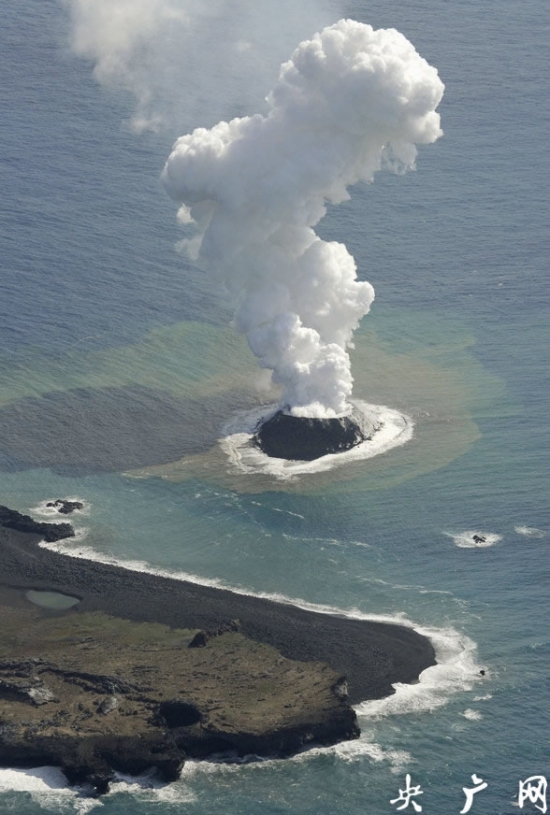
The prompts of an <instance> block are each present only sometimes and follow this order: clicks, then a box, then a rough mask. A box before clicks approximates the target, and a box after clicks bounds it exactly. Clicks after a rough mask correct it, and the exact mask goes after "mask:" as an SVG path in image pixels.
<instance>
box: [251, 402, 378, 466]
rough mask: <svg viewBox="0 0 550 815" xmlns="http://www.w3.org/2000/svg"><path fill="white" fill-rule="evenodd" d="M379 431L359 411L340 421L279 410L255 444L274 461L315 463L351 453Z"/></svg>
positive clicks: (264, 425)
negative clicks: (321, 459)
mask: <svg viewBox="0 0 550 815" xmlns="http://www.w3.org/2000/svg"><path fill="white" fill-rule="evenodd" d="M377 429H378V428H377V427H376V426H375V425H373V424H372V423H370V422H369V421H368V420H367V418H366V417H365V416H364V414H362V413H361V411H359V410H357V408H353V410H352V411H351V413H350V414H349V415H347V416H341V417H339V418H336V419H312V418H307V417H302V416H292V415H290V414H288V413H284V412H283V411H282V410H279V411H277V413H275V414H273V416H271V417H270V418H269V419H266V420H265V421H263V422H261V423H260V425H259V426H258V427H257V429H256V432H255V434H254V438H253V441H254V444H256V445H257V446H258V447H259V448H260V449H261V450H262V452H264V453H265V454H266V456H270V457H271V458H284V459H287V460H290V461H314V460H315V459H317V458H321V456H326V455H328V454H331V453H343V452H345V451H346V450H351V449H352V448H353V447H356V446H357V445H358V444H361V443H362V442H364V441H366V440H367V439H370V438H372V436H373V434H374V433H375V432H376V430H377Z"/></svg>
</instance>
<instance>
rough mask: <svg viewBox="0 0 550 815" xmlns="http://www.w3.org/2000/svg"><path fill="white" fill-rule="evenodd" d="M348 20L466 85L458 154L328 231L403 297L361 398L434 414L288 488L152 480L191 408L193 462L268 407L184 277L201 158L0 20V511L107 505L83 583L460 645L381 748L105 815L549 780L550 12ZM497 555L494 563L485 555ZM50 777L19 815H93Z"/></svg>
mask: <svg viewBox="0 0 550 815" xmlns="http://www.w3.org/2000/svg"><path fill="white" fill-rule="evenodd" d="M342 14H349V15H350V16H354V17H355V18H357V19H360V20H363V21H365V22H369V23H371V24H372V25H374V26H376V27H379V26H395V27H396V28H399V29H400V30H402V31H403V32H404V33H405V34H406V35H407V36H408V37H409V38H410V39H411V40H412V42H413V43H414V44H415V45H416V47H417V48H418V50H419V52H420V53H421V54H422V55H423V56H425V57H426V58H427V59H428V60H429V61H430V62H432V63H433V64H434V65H436V66H437V67H438V69H439V71H440V74H441V76H442V78H443V80H444V81H445V83H446V85H447V88H446V94H445V97H444V100H443V103H442V105H441V114H442V120H443V127H444V130H445V137H444V138H443V139H442V140H441V141H440V142H438V143H437V144H436V145H434V146H432V147H431V148H430V149H429V150H428V149H426V150H425V151H421V153H420V157H419V162H418V171H417V172H416V173H414V174H410V175H408V176H406V177H394V176H391V175H380V176H379V177H378V178H377V179H376V183H375V185H373V186H371V187H369V188H361V189H358V190H356V191H355V192H354V195H353V198H352V201H351V202H349V203H347V204H344V205H342V206H341V207H339V208H337V209H334V210H331V211H330V212H329V214H328V215H327V218H326V219H325V221H324V222H323V224H322V228H321V232H322V234H323V236H324V237H327V238H336V239H338V240H343V241H344V242H346V244H347V245H348V247H349V249H350V251H351V252H352V253H353V254H354V255H355V257H356V259H357V262H358V267H359V269H360V273H361V275H363V276H364V277H365V278H366V279H369V280H370V281H371V282H372V283H373V285H374V287H375V290H376V297H377V299H376V301H375V305H374V307H373V311H372V314H371V315H370V316H369V317H367V318H366V320H365V321H364V326H363V328H362V330H361V332H360V334H359V336H358V341H357V350H356V353H355V357H354V374H355V376H356V380H357V392H358V395H359V396H361V397H362V398H366V399H372V401H375V402H376V401H380V402H383V403H384V402H385V403H388V404H391V405H394V406H396V407H398V408H399V409H402V410H404V411H405V412H409V413H410V414H411V415H412V416H413V419H414V421H415V425H416V429H415V435H414V437H413V440H412V441H411V442H409V443H408V444H407V445H405V446H404V447H403V448H400V449H399V450H395V451H393V452H392V453H390V454H387V458H386V459H385V460H384V461H382V457H381V459H380V460H372V462H371V463H369V462H364V464H363V465H361V466H360V465H355V466H354V468H353V470H350V471H344V470H340V471H338V472H337V471H334V473H332V474H329V475H327V476H326V477H323V478H318V479H313V480H311V481H310V482H308V481H303V480H301V481H297V482H292V483H289V484H281V483H276V482H264V481H261V480H257V481H251V480H250V479H247V478H246V477H244V476H239V475H236V474H235V473H232V472H230V471H229V470H228V466H227V462H224V459H223V457H222V455H221V454H220V453H216V454H215V455H213V456H212V457H210V454H209V455H206V456H201V455H199V456H198V457H196V458H194V459H192V461H186V460H185V459H184V463H183V465H181V466H179V467H178V466H169V467H164V468H163V467H158V466H155V465H160V464H162V463H163V462H164V461H165V460H166V455H164V451H165V449H166V447H165V445H166V444H168V446H169V447H170V434H174V433H178V432H179V428H178V426H177V424H176V422H177V421H179V418H178V416H179V414H178V412H177V411H178V410H179V406H181V403H182V400H187V401H186V402H185V406H186V407H187V408H188V411H189V412H188V413H187V422H186V425H185V427H182V430H181V434H182V437H184V438H185V439H188V438H189V437H191V436H192V434H194V433H196V432H198V433H199V434H200V433H201V432H202V431H201V430H200V428H201V427H203V425H204V424H205V422H206V417H208V420H209V421H210V420H211V422H212V423H213V424H214V425H216V422H218V423H223V421H225V418H226V417H225V413H231V411H233V410H235V409H236V408H235V399H234V397H233V396H232V395H231V392H232V390H234V389H235V388H236V389H237V390H238V389H239V388H245V384H246V387H250V381H251V378H253V376H254V374H253V370H254V366H253V363H252V362H251V360H250V358H249V356H248V354H247V352H246V349H245V348H244V346H243V344H242V343H241V342H239V341H238V340H236V339H234V338H232V333H231V330H230V329H228V328H227V324H228V322H229V320H230V316H231V315H230V312H229V310H228V308H227V305H226V304H225V303H224V300H223V297H221V296H220V295H219V293H217V292H215V291H212V286H211V285H210V284H209V282H208V280H205V279H204V278H203V276H202V274H201V273H199V272H197V271H195V270H193V269H192V268H191V267H190V266H188V265H186V263H185V262H184V261H183V260H182V258H181V257H180V256H178V255H177V254H176V253H175V252H174V250H173V245H174V243H175V241H176V240H177V239H178V231H177V226H176V224H175V218H174V214H175V213H174V207H173V205H172V203H171V202H170V201H168V200H167V199H166V198H165V196H164V194H163V192H162V190H161V189H160V186H159V183H158V175H159V172H160V169H161V167H162V164H163V162H164V159H165V157H166V155H167V153H168V150H169V146H170V143H171V141H172V140H173V137H174V136H175V135H176V134H175V133H172V132H169V131H168V132H167V131H162V132H159V133H158V134H154V133H145V134H142V135H140V136H137V135H135V134H132V133H130V132H129V131H128V129H127V128H125V127H124V126H123V125H122V124H121V122H122V121H123V120H124V119H126V118H127V117H128V115H129V112H130V110H131V100H129V99H128V98H127V97H126V96H124V95H122V94H115V93H112V92H111V93H108V92H105V91H104V90H102V89H101V88H99V87H98V86H97V85H96V84H95V83H94V80H93V79H92V77H91V66H90V65H89V64H87V63H86V62H79V61H76V60H75V59H74V57H72V56H71V55H70V54H69V53H68V52H67V49H66V42H67V31H66V19H65V16H64V12H63V9H62V8H61V7H60V6H58V5H57V4H56V3H54V2H50V0H47V2H44V1H43V2H40V3H39V2H38V1H37V0H20V2H18V3H14V2H11V0H8V2H7V3H6V4H5V8H3V26H2V34H1V35H0V36H1V37H2V47H1V49H0V55H1V56H0V71H1V72H2V78H1V81H0V89H1V90H0V94H1V96H0V100H1V101H0V104H1V105H2V107H3V109H4V110H5V115H3V116H2V117H1V118H0V139H1V143H2V154H1V156H0V173H1V174H2V182H3V183H2V196H1V200H0V218H1V221H0V227H1V232H0V241H1V246H2V278H1V279H2V283H1V292H2V296H1V299H0V376H1V382H2V389H1V391H0V398H1V402H2V404H1V405H0V439H1V441H0V483H1V485H2V491H1V500H2V503H5V504H8V505H10V506H13V507H15V508H17V509H20V510H21V511H29V510H30V509H36V508H39V507H40V505H41V502H44V501H47V500H51V499H52V498H57V497H72V496H74V497H80V498H82V499H84V500H85V501H86V502H87V504H88V506H87V509H86V511H85V513H84V514H83V515H81V516H80V517H79V518H78V520H77V521H76V523H77V526H78V527H79V528H80V529H82V533H81V536H79V538H78V540H77V542H76V543H75V544H71V546H72V547H73V551H80V552H81V553H82V554H83V555H86V554H90V552H92V553H95V556H99V557H106V558H114V559H116V560H119V561H120V560H122V561H125V562H131V563H132V564H133V565H134V567H136V568H155V569H161V570H168V571H170V572H174V573H179V574H182V575H193V576H195V578H196V579H199V580H206V581H213V582H216V583H220V584H223V585H228V586H232V587H235V588H239V589H240V590H244V591H250V592H255V593H262V592H263V593H268V594H271V595H276V596H279V597H280V598H286V599H292V600H295V601H300V602H304V603H309V604H316V605H318V606H321V607H323V608H328V607H330V608H332V609H337V610H339V611H340V612H347V613H355V614H376V615H384V616H391V617H396V616H399V615H403V619H406V620H408V621H411V622H413V623H414V624H416V625H418V626H419V627H421V629H428V630H430V631H432V632H433V633H434V635H435V636H436V637H439V639H438V640H437V643H438V646H439V648H440V653H441V657H442V662H443V665H444V667H443V669H441V670H440V671H439V673H437V674H435V675H433V676H432V677H431V676H428V677H427V679H426V680H425V681H424V682H423V683H421V685H420V686H417V687H416V689H413V691H412V692H407V691H406V690H405V691H400V692H399V693H398V694H397V695H396V697H394V700H393V701H392V702H391V703H389V704H388V703H383V704H381V705H374V706H372V705H371V706H368V705H367V706H365V707H362V708H361V709H360V716H361V725H362V729H363V735H362V738H361V740H360V741H359V742H357V743H352V744H350V745H344V746H341V747H339V748H337V749H331V750H324V751H317V752H312V753H309V754H307V755H304V756H300V757H297V758H296V759H293V760H291V761H284V762H282V761H281V762H262V763H259V764H246V765H240V766H235V765H231V766H229V765H225V766H224V765H215V764H209V763H206V764H203V765H194V764H190V765H187V767H186V769H185V771H184V774H183V776H182V779H181V781H180V782H179V783H178V784H175V785H173V786H171V787H169V788H166V789H160V790H159V789H145V788H143V787H138V786H136V785H135V784H134V783H133V782H131V781H126V782H124V781H121V783H120V784H119V785H118V786H117V787H116V788H115V790H114V791H113V793H112V794H111V795H110V796H109V797H107V798H106V799H104V800H102V801H101V803H100V804H97V806H101V808H102V809H103V811H105V812H106V813H116V815H119V813H120V814H121V813H124V815H126V814H127V813H132V815H134V813H136V815H151V813H152V812H155V813H161V815H164V813H166V814H167V815H168V813H176V812H177V813H182V812H189V813H200V815H208V813H210V812H219V811H220V810H221V809H223V810H225V811H227V812H231V813H233V812H234V813H239V814H240V815H252V814H253V813H260V812H261V813H286V812H289V813H290V812H292V813H316V815H317V813H318V814H319V815H329V813H330V815H332V814H333V813H342V815H348V813H349V815H359V813H364V812H368V813H373V815H383V813H389V812H392V811H395V805H392V804H391V803H390V799H394V798H396V797H397V794H398V790H399V788H400V787H401V788H402V787H403V786H404V783H405V774H406V773H407V772H408V773H410V774H411V775H412V779H413V783H415V784H420V785H421V786H422V789H423V790H424V794H423V797H422V805H423V810H424V811H425V812H427V813H430V812H446V813H449V814H450V813H453V812H459V811H460V810H461V808H462V806H463V804H464V794H463V792H462V788H463V787H464V786H466V787H468V786H472V782H471V776H472V774H473V773H477V775H478V776H481V777H482V778H483V779H484V780H485V781H486V782H487V783H488V787H487V789H486V790H484V791H482V792H480V793H479V794H478V795H477V796H476V798H475V799H474V806H473V809H472V811H474V812H476V811H477V812H479V813H485V812H486V813H492V814H495V813H498V814H499V815H504V814H506V815H511V813H513V812H516V811H517V808H516V807H514V806H513V805H512V803H511V802H512V799H513V798H514V796H517V792H518V782H519V780H520V779H524V778H526V777H528V776H531V775H538V774H543V775H545V776H546V777H548V776H549V775H550V772H549V769H550V768H549V766H548V756H549V750H548V725H549V720H548V703H549V693H548V691H549V688H548V674H549V656H550V641H549V638H548V591H547V586H548V578H549V574H548V572H549V555H548V546H549V542H550V519H549V516H548V487H547V484H548V459H547V452H546V451H547V450H548V447H549V442H550V439H549V431H548V422H547V405H548V397H549V382H548V370H549V366H548V348H549V339H550V338H549V328H548V325H549V320H548V317H549V308H548V306H549V303H548V288H547V285H546V280H545V278H546V272H547V265H548V261H547V257H548V231H547V223H548V209H549V207H548V193H547V189H546V184H545V178H544V172H543V170H542V168H544V166H545V161H544V159H545V151H546V150H547V149H548V148H547V144H548V139H547V132H548V131H547V128H548V118H549V117H548V100H547V66H546V51H545V44H546V41H547V37H548V24H549V19H548V10H547V9H546V7H545V6H544V4H541V3H538V2H536V1H535V0H525V2H523V3H522V4H516V3H511V2H500V3H496V2H489V3H483V4H475V3H473V2H463V3H460V4H455V3H452V4H446V5H445V7H444V8H442V7H441V6H440V5H439V4H436V3H434V2H433V0H424V2H413V3H401V2H396V3H393V4H391V6H388V4H384V3H378V2H374V3H370V4H368V5H367V4H366V3H364V2H362V0H361V2H352V3H350V4H348V5H347V6H346V7H345V8H342V7H340V8H336V6H334V17H333V18H334V20H336V19H337V18H338V17H340V16H342ZM325 15H326V7H325V9H324V10H323V14H322V15H321V12H320V18H321V16H322V19H321V20H320V24H322V23H324V22H325ZM293 44H294V43H291V44H290V45H288V46H287V45H286V44H285V43H281V45H280V47H281V49H283V46H284V51H283V53H282V54H281V55H280V57H278V58H279V59H282V58H284V57H285V56H286V55H287V54H288V52H289V48H291V47H292V45H293ZM228 81H229V80H228ZM266 90H267V88H266ZM244 97H246V94H244ZM218 101H219V100H218ZM245 101H246V99H245V100H244V101H243V102H242V104H243V105H244V102H245ZM204 106H205V118H206V119H208V121H214V120H215V118H217V117H216V115H215V113H216V112H215V110H213V107H215V105H214V102H213V101H212V100H204ZM195 109H196V108H193V110H195ZM239 112H240V111H239ZM220 115H221V114H220ZM182 118H183V119H185V115H184V114H182ZM201 123H202V122H198V121H190V122H186V123H185V126H188V127H193V126H195V125H198V124H201ZM136 387H139V388H145V389H148V390H147V391H146V392H144V391H136V390H135V388H136ZM109 388H110V389H114V390H109V391H108V390H106V389H109ZM77 389H81V390H80V391H78V390H77ZM52 392H54V393H55V394H57V396H56V397H55V400H53V401H52V399H53V397H52V396H51V394H52ZM92 392H93V393H94V394H96V395H97V396H96V398H92V396H91V394H92ZM46 394H50V395H49V396H45V395H46ZM75 394H76V395H75ZM214 397H215V398H214ZM29 400H31V401H29ZM32 400H34V401H32ZM54 402H55V405H56V406H57V407H56V410H57V412H56V414H55V415H56V417H57V418H56V420H55V422H54V421H53V420H50V421H49V422H48V416H50V417H51V416H52V415H53V408H52V405H53V403H54ZM4 408H5V409H6V411H7V409H8V408H9V411H10V412H4ZM77 409H78V410H81V411H82V415H81V423H82V425H86V426H87V427H88V428H89V429H90V433H93V434H96V435H95V436H90V435H87V436H86V445H84V444H83V438H84V437H83V436H79V435H78V432H77V431H76V430H74V431H70V432H69V429H68V428H70V426H71V425H70V421H71V417H73V418H74V415H75V410H77ZM159 417H162V422H161V420H160V419H159ZM40 423H43V432H37V428H38V430H41V428H42V425H41V424H40ZM162 423H164V424H163V428H165V430H166V432H164V431H163V433H162V434H161V433H160V432H159V429H158V428H159V425H160V424H162ZM153 425H154V426H153ZM197 429H198V430H197ZM8 430H9V434H8ZM71 434H72V435H71ZM8 435H9V438H8ZM90 438H92V439H93V438H95V439H96V440H97V443H96V444H95V445H91V444H90ZM167 439H168V441H167ZM175 448H177V444H176V442H174V449H175ZM178 449H179V448H178ZM83 450H86V451H89V452H87V453H86V455H83V454H82V451H83ZM79 451H80V452H79ZM98 451H99V452H98ZM159 451H160V452H159ZM92 453H93V455H92ZM138 453H139V455H138ZM96 454H97V455H96ZM140 455H141V456H142V458H140ZM163 455H164V458H163ZM143 457H144V459H143ZM168 458H170V456H168ZM174 458H178V455H175V454H174ZM38 461H39V462H40V466H39V467H36V466H35V465H36V463H37V462H38ZM220 462H221V463H222V466H221V465H220ZM137 470H139V472H136V471H137ZM130 471H131V472H130ZM136 476H139V477H136ZM474 532H479V533H480V534H485V535H486V536H487V537H488V540H489V541H494V545H492V546H489V547H482V548H469V547H464V546H463V545H460V544H464V543H468V542H470V541H471V537H472V534H473V533H474ZM466 533H468V534H466ZM490 536H495V537H494V538H491V537H490ZM442 631H443V632H446V633H445V634H444V635H443V634H441V632H442ZM445 649H448V652H447V651H445ZM480 668H484V669H485V670H486V671H487V675H486V676H485V678H483V679H481V678H480V677H478V676H477V675H476V674H477V671H478V670H479V669H480ZM44 778H45V779H46V780H41V779H40V778H39V777H37V776H36V775H35V776H21V775H19V774H16V775H13V774H11V773H9V772H0V790H1V791H0V812H2V813H4V812H6V813H8V812H16V813H21V814H22V815H35V813H39V812H44V811H46V812H53V813H57V812H71V811H75V810H77V811H87V809H88V807H89V806H91V804H88V803H86V802H85V801H83V800H79V799H75V798H74V796H73V795H72V793H68V792H63V791H62V790H59V789H57V786H58V784H57V783H54V782H55V781H56V779H55V778H54V776H53V775H52V773H51V772H50V773H46V774H45V776H44ZM94 806H95V804H94ZM528 808H530V809H531V811H533V812H535V811H536V810H535V809H534V806H533V805H532V804H526V805H525V809H526V810H527V809H528ZM408 811H412V810H411V807H409V810H408Z"/></svg>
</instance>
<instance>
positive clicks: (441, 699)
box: [356, 626, 481, 719]
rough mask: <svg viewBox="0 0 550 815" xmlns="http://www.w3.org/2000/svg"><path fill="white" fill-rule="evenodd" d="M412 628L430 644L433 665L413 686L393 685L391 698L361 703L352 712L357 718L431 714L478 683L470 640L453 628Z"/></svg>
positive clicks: (478, 677) (399, 683)
mask: <svg viewBox="0 0 550 815" xmlns="http://www.w3.org/2000/svg"><path fill="white" fill-rule="evenodd" d="M415 628H416V631H418V633H419V634H423V635H424V636H426V637H428V638H429V639H430V640H431V642H432V645H433V646H434V650H435V656H436V660H437V664H436V665H433V666H432V667H431V668H427V669H426V670H425V671H423V672H422V673H421V674H420V677H419V681H418V682H417V683H415V684H412V685H407V684H404V683H402V682H398V683H396V684H395V685H394V686H393V687H394V688H395V693H394V694H393V696H386V697H385V698H384V699H372V700H370V701H367V702H363V703H362V704H360V705H359V706H358V707H357V708H356V710H357V714H358V716H360V717H367V718H370V719H377V718H380V717H383V716H395V715H402V714H410V713H413V714H418V713H424V712H428V711H432V710H435V709H437V708H438V707H441V706H442V705H445V704H446V703H447V701H448V700H449V697H450V696H452V695H453V694H455V693H460V692H463V691H469V690H471V689H472V688H473V686H474V684H475V683H476V682H479V681H480V679H481V676H480V674H479V666H478V665H477V664H476V645H475V643H474V642H473V640H471V639H470V638H469V637H467V636H465V635H464V634H461V633H459V632H458V631H456V630H455V629H453V628H447V629H435V628H423V627H421V626H417V627H415Z"/></svg>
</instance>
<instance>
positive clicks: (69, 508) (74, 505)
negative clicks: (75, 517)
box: [46, 498, 84, 515]
mask: <svg viewBox="0 0 550 815" xmlns="http://www.w3.org/2000/svg"><path fill="white" fill-rule="evenodd" d="M46 506H47V507H55V509H57V511H58V512H59V513H60V514H61V515H70V514H71V512H74V511H75V509H77V510H79V509H84V504H83V503H82V502H81V501H67V500H66V499H64V498H58V499H57V500H56V501H48V503H47V504H46Z"/></svg>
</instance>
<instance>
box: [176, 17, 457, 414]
mask: <svg viewBox="0 0 550 815" xmlns="http://www.w3.org/2000/svg"><path fill="white" fill-rule="evenodd" d="M443 87H444V86H443V84H442V82H441V81H440V79H439V77H438V74H437V71H436V70H435V68H433V67H431V66H430V65H429V64H428V63H427V62H426V61H425V60H424V59H422V58H421V57H420V56H419V55H418V54H417V52H416V51H415V49H414V47H413V46H412V45H411V43H410V42H409V41H408V40H407V39H406V38H405V37H404V36H403V35H402V34H400V33H399V32H398V31H395V30H391V29H390V30H378V31H375V30H373V29H372V28H371V27H370V26H368V25H363V24H361V23H358V22H354V21H352V20H341V21H340V22H338V23H336V24H335V25H333V26H331V27H329V28H325V29H324V30H323V31H322V32H321V33H320V34H316V35H315V36H314V37H313V39H311V40H308V41H305V42H302V43H301V44H300V45H299V46H298V48H297V49H296V50H295V52H294V54H293V55H292V58H291V59H290V60H289V61H288V62H286V63H284V64H283V65H282V67H281V71H280V75H279V80H278V82H277V84H276V86H275V88H274V89H273V91H272V92H271V93H270V95H269V97H268V103H269V106H270V110H269V113H268V114H267V115H266V116H263V115H255V116H251V117H246V118H239V119H233V121H230V122H220V123H219V124H217V125H216V126H215V127H213V128H212V129H211V130H206V129H204V128H198V129H197V130H195V131H194V132H193V133H191V134H189V135H186V136H182V137H181V138H179V139H178V140H177V141H176V143H175V145H174V148H173V151H172V153H171V155H170V157H169V159H168V161H167V163H166V166H165V168H164V171H163V176H162V178H163V182H164V184H165V186H166V189H167V191H168V192H169V194H170V195H171V196H172V197H173V198H174V199H176V200H177V201H180V202H182V207H181V208H180V211H179V216H178V217H179V219H180V221H181V223H182V224H184V225H185V224H187V228H190V227H192V226H194V227H195V234H194V236H193V237H189V238H186V239H185V240H184V241H183V242H182V244H183V245H184V247H185V248H186V249H187V250H188V251H189V253H190V254H191V255H192V256H194V257H195V258H196V259H197V261H198V262H199V263H200V264H202V265H204V266H205V267H207V268H209V269H210V270H212V271H214V272H216V273H217V274H219V275H221V277H222V278H223V279H224V281H225V282H226V284H227V286H228V287H229V289H230V290H231V292H232V293H233V295H234V296H235V297H236V298H237V299H238V303H239V305H238V308H237V312H236V326H237V328H238V330H240V331H242V332H244V333H245V334H246V336H247V338H248V342H249V345H250V348H251V349H252V351H253V352H254V354H255V355H256V357H257V358H258V361H259V364H260V365H261V366H262V367H264V368H268V369H271V371H272V372H273V381H274V382H275V383H277V384H279V385H281V386H282V389H283V395H282V404H283V405H284V406H285V407H286V408H287V409H289V410H290V412H291V413H293V414H294V415H298V416H300V415H301V416H317V417H332V416H335V415H338V414H341V413H344V412H346V410H347V408H348V399H349V397H350V395H351V391H352V382H353V379H352V376H351V372H350V360H349V356H348V353H347V350H346V349H347V348H349V347H350V344H351V340H352V334H353V331H354V329H355V328H357V326H358V324H359V321H360V319H361V317H363V315H365V314H366V313H367V312H368V310H369V308H370V305H371V303H372V300H373V297H374V291H373V288H372V286H371V285H370V284H369V283H366V282H360V281H358V280H357V275H356V266H355V262H354V260H353V258H352V256H351V255H350V254H349V252H348V251H347V249H346V247H345V246H343V245H342V244H341V243H336V242H328V243H327V242H325V241H322V240H321V239H320V238H319V237H318V236H317V235H316V233H315V231H314V230H313V227H314V226H315V225H316V224H317V223H318V222H319V220H320V219H321V218H322V217H323V215H324V214H325V212H326V204H327V203H332V204H338V203H340V202H342V201H345V200H347V199H348V198H349V195H348V192H347V188H348V187H350V186H351V185H353V184H356V183H357V182H358V181H366V182H370V181H372V180H373V176H374V173H375V172H376V171H377V170H380V169H381V168H382V167H383V166H385V167H389V168H390V169H392V170H394V171H395V172H404V171H406V170H410V169H413V168H414V163H415V158H416V153H417V150H416V146H415V145H416V144H428V143H430V142H434V141H435V140H436V139H437V138H439V136H440V135H441V132H442V131H441V129H440V122H439V115H438V114H437V113H436V112H435V109H436V107H437V105H438V104H439V101H440V100H441V97H442V94H443Z"/></svg>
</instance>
